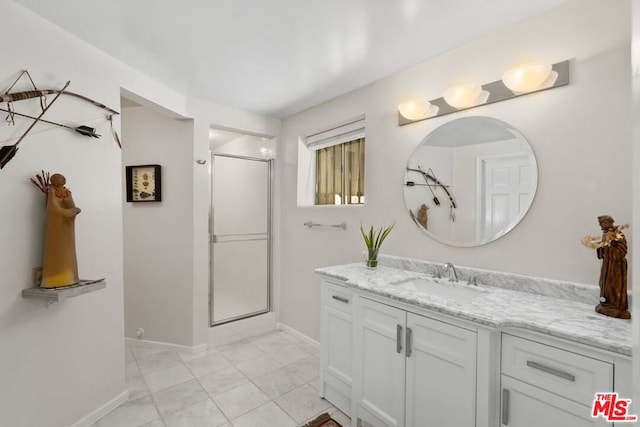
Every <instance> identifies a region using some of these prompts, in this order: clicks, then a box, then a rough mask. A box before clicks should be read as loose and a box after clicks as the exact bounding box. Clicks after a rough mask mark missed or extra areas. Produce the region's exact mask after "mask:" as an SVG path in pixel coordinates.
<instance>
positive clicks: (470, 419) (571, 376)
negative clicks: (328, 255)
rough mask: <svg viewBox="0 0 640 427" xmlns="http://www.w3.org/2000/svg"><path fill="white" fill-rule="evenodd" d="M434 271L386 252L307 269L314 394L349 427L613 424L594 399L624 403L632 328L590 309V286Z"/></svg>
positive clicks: (592, 300)
mask: <svg viewBox="0 0 640 427" xmlns="http://www.w3.org/2000/svg"><path fill="white" fill-rule="evenodd" d="M434 271H435V269H434V265H431V264H430V263H427V262H423V261H418V260H408V259H404V258H398V257H389V256H382V257H381V259H380V265H379V267H378V268H376V269H368V268H366V267H365V266H364V264H363V263H358V264H348V265H342V266H334V267H326V268H320V269H317V270H316V272H317V274H318V275H319V277H320V279H321V282H322V288H321V289H322V291H321V292H322V298H321V301H322V308H321V337H320V339H321V360H320V363H321V372H320V383H321V390H320V393H321V395H322V396H323V397H325V398H326V399H327V400H329V401H330V402H331V403H333V404H334V405H335V406H337V407H338V408H340V409H341V410H342V411H344V412H345V413H346V414H348V415H350V416H351V418H352V426H356V425H359V421H366V422H367V423H369V424H372V425H374V426H394V427H401V426H407V427H424V426H459V427H464V426H469V427H471V426H476V427H489V426H491V427H497V426H500V427H502V426H508V427H528V426H548V427H555V426H563V427H582V426H611V425H612V424H611V423H609V422H607V421H606V420H604V418H603V417H601V416H600V417H598V418H593V417H592V416H591V414H592V406H593V400H594V397H595V393H601V392H616V393H618V394H619V397H620V398H630V397H631V393H632V387H631V323H630V322H629V321H628V320H621V319H614V318H609V317H605V316H601V315H598V314H597V313H595V312H594V306H595V304H596V303H597V297H598V290H597V288H595V287H592V286H584V285H576V284H571V283H560V282H555V281H550V280H544V279H535V278H527V277H523V276H516V275H507V274H503V273H494V272H488V271H481V270H477V269H468V268H467V269H465V268H459V269H458V274H459V278H460V279H461V280H460V281H459V282H453V283H450V282H449V281H448V280H447V279H437V278H433V277H432V276H431V274H430V273H432V272H434ZM472 277H477V279H476V281H477V282H478V283H479V284H478V285H473V284H468V283H467V282H466V280H468V279H469V278H472ZM463 278H464V279H465V280H462V279H463ZM484 283H487V284H486V285H485V284H484ZM632 409H633V407H632ZM620 425H622V424H620Z"/></svg>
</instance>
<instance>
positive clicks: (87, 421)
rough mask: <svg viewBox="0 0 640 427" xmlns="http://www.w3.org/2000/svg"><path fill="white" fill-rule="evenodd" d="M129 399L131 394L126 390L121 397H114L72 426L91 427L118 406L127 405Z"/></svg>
mask: <svg viewBox="0 0 640 427" xmlns="http://www.w3.org/2000/svg"><path fill="white" fill-rule="evenodd" d="M128 399H129V392H128V391H126V390H125V391H123V392H122V393H120V394H119V395H117V396H116V397H114V398H113V399H111V400H110V401H108V402H107V403H105V404H104V405H102V406H101V407H99V408H98V409H96V410H95V411H92V412H91V413H89V414H87V415H85V416H84V417H82V419H80V420H78V421H76V422H75V423H74V424H72V425H71V427H89V426H91V425H92V424H94V423H95V422H96V421H98V420H99V419H100V418H102V417H104V416H105V415H107V414H108V413H109V412H111V411H113V410H114V409H116V408H117V407H118V406H120V405H122V404H123V403H125V402H126V401H127V400H128Z"/></svg>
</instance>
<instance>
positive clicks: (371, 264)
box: [365, 259, 378, 268]
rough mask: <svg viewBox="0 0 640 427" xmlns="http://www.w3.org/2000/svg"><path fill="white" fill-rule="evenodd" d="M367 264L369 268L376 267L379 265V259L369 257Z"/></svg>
mask: <svg viewBox="0 0 640 427" xmlns="http://www.w3.org/2000/svg"><path fill="white" fill-rule="evenodd" d="M365 264H366V265H367V267H369V268H376V267H377V266H378V260H377V259H368V260H366V261H365Z"/></svg>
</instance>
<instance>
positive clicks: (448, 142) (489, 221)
mask: <svg viewBox="0 0 640 427" xmlns="http://www.w3.org/2000/svg"><path fill="white" fill-rule="evenodd" d="M404 178H405V179H404V200H405V203H406V206H407V209H408V210H409V214H410V215H411V217H412V218H413V220H414V221H415V223H416V224H417V225H418V227H420V228H421V229H422V230H423V231H425V232H426V233H427V234H428V235H429V236H431V237H433V238H434V239H436V240H438V241H440V242H442V243H446V244H449V245H453V246H478V245H483V244H486V243H489V242H492V241H494V240H496V239H498V238H500V237H502V236H503V235H505V234H506V233H507V232H509V231H510V230H511V229H512V228H513V227H515V226H516V224H518V222H520V220H521V219H522V218H523V217H524V215H525V214H526V213H527V211H528V210H529V207H530V206H531V203H532V202H533V197H534V195H535V192H536V187H537V183H538V168H537V164H536V159H535V156H534V155H533V151H532V150H531V147H530V146H529V144H528V143H527V140H526V139H525V138H524V137H523V136H522V134H521V133H520V132H518V130H516V129H514V128H513V127H512V126H510V125H509V124H507V123H505V122H502V121H500V120H497V119H493V118H490V117H479V116H478V117H463V118H460V119H456V120H452V121H450V122H448V123H445V124H444V125H442V126H440V127H438V128H436V129H435V130H434V131H433V132H431V133H430V134H429V135H427V137H426V138H425V139H423V140H422V142H421V143H420V144H419V145H418V147H417V148H416V149H415V150H414V152H413V154H412V155H411V157H410V159H409V163H408V165H407V170H406V172H405V177H404Z"/></svg>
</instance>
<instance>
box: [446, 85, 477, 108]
mask: <svg viewBox="0 0 640 427" xmlns="http://www.w3.org/2000/svg"><path fill="white" fill-rule="evenodd" d="M482 93H483V90H482V87H481V86H478V85H475V84H463V85H458V86H453V87H450V88H449V89H447V90H445V91H444V94H443V98H444V100H445V101H446V102H447V104H449V105H451V106H452V107H453V108H456V109H458V110H460V109H462V108H469V107H473V106H474V105H477V104H478V100H479V98H480V95H482ZM485 101H486V100H485Z"/></svg>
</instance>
